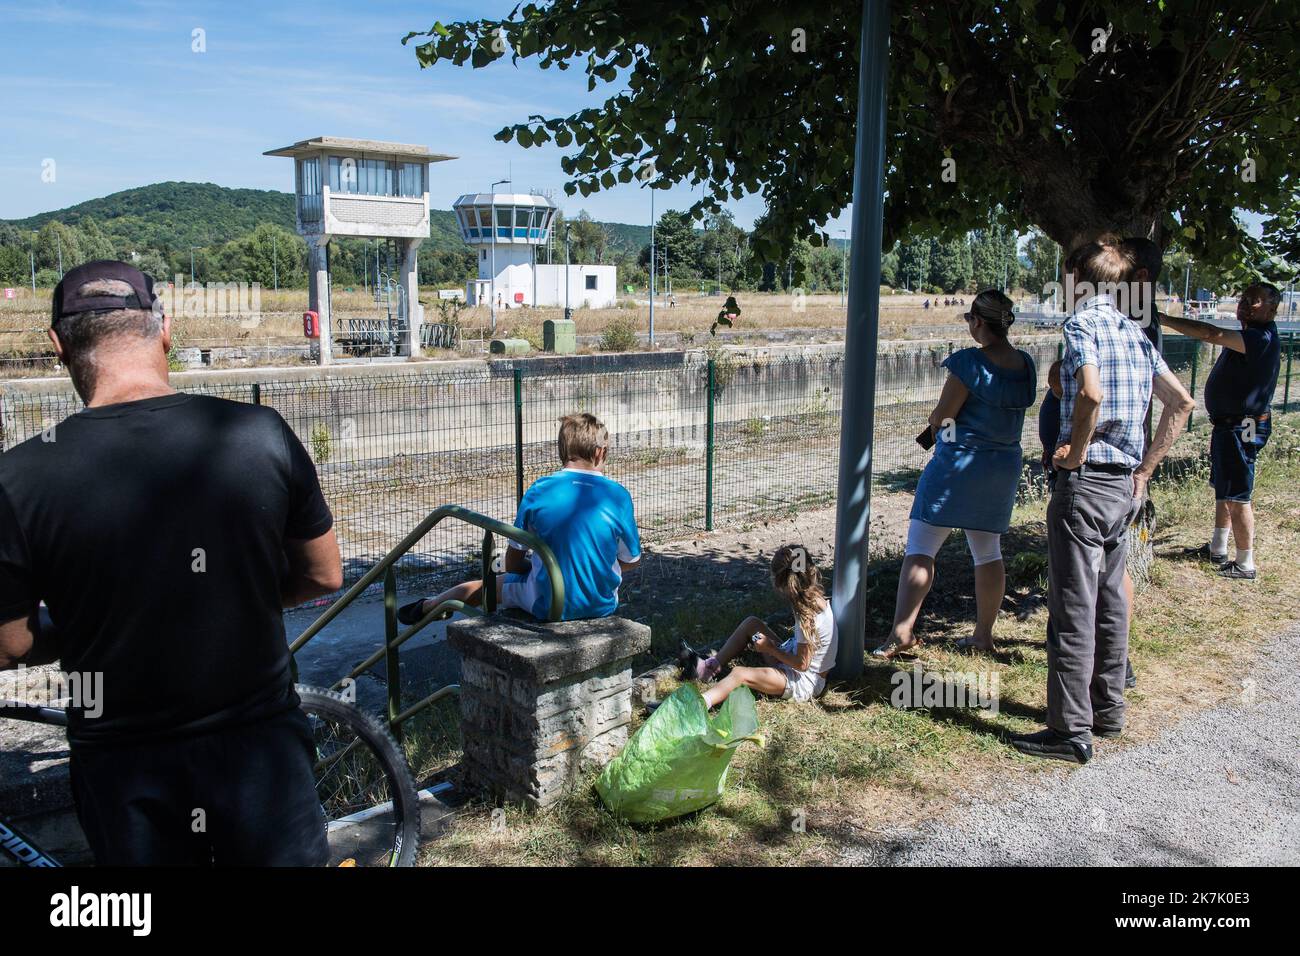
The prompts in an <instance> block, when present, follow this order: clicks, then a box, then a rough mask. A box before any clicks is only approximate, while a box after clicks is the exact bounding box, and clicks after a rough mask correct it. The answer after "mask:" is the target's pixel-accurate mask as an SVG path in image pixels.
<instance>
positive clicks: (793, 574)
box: [772, 544, 826, 650]
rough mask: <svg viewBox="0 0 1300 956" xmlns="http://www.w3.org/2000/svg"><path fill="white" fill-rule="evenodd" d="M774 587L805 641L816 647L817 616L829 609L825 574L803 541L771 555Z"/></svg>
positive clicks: (783, 546)
mask: <svg viewBox="0 0 1300 956" xmlns="http://www.w3.org/2000/svg"><path fill="white" fill-rule="evenodd" d="M772 586H773V587H774V588H776V592H777V593H778V594H780V595H781V597H783V598H785V599H786V601H788V602H789V603H790V607H791V608H792V609H793V610H794V616H795V620H797V621H798V622H799V630H801V631H802V632H803V637H804V640H805V641H807V642H808V643H809V644H811V645H812V646H813V649H814V650H816V649H817V645H818V644H819V643H820V642H819V641H818V639H817V615H818V614H820V613H821V612H822V611H824V610H825V609H826V591H825V590H824V589H823V588H822V573H821V571H820V570H818V568H817V565H816V564H814V563H813V559H812V555H811V554H809V553H808V549H807V548H805V547H804V546H803V545H801V544H786V545H782V546H781V547H779V548H777V550H776V554H774V555H772Z"/></svg>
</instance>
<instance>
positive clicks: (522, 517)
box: [397, 413, 641, 625]
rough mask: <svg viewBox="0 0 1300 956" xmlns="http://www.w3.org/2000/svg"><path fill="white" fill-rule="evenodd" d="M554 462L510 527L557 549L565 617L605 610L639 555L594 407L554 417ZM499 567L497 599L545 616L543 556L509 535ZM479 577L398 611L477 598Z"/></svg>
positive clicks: (408, 617)
mask: <svg viewBox="0 0 1300 956" xmlns="http://www.w3.org/2000/svg"><path fill="white" fill-rule="evenodd" d="M557 444H558V450H559V456H560V464H561V465H562V466H563V467H562V468H561V469H560V470H559V471H557V472H555V473H554V474H551V475H547V476H545V477H543V478H539V479H537V481H535V482H533V484H532V485H531V486H530V487H529V489H528V491H526V492H525V493H524V497H523V500H522V501H520V502H519V513H518V515H517V517H516V518H515V527H517V528H521V529H523V530H525V531H531V532H533V533H534V534H536V535H537V536H538V537H540V538H541V539H542V540H543V541H545V542H546V545H547V547H549V548H550V549H551V551H552V552H553V553H554V554H555V560H556V563H557V564H558V565H559V570H560V574H561V576H562V577H563V580H564V620H566V621H572V620H575V619H578V618H591V617H607V616H609V615H610V614H613V613H614V611H615V610H616V609H617V608H618V587H619V585H620V584H621V583H622V581H623V572H624V571H626V570H628V569H630V568H632V567H635V565H636V564H637V562H638V561H640V560H641V537H640V535H639V534H638V532H637V527H636V516H635V514H634V513H633V510H632V496H631V495H630V494H629V493H628V490H627V489H626V488H624V487H623V486H622V485H620V484H619V483H618V482H617V481H614V480H613V479H612V478H606V477H605V476H604V475H603V474H602V473H601V469H602V468H603V467H604V465H605V459H606V457H607V456H608V454H609V429H607V428H606V427H605V426H604V425H603V424H601V423H600V421H599V420H598V419H597V418H596V416H595V415H591V414H587V413H582V414H578V415H566V416H565V417H564V418H563V419H561V421H560V435H559V440H558V443H557ZM505 568H506V573H505V574H504V575H498V576H497V601H498V606H499V607H503V608H504V607H514V608H519V609H521V610H524V611H527V612H528V613H529V614H531V615H533V616H534V617H536V618H538V619H541V620H544V619H546V617H547V616H548V615H549V614H550V608H551V582H550V579H549V577H548V575H547V573H546V567H545V566H544V565H543V564H542V561H541V559H540V558H539V557H538V556H537V555H536V554H533V553H531V552H528V551H525V550H524V548H523V546H522V545H519V544H516V543H515V542H513V541H511V542H510V547H509V548H507V549H506V555H505ZM482 586H483V582H482V581H466V582H464V583H463V584H458V585H456V586H455V587H453V588H450V589H448V590H446V591H444V592H443V593H442V594H439V595H437V596H436V597H432V598H425V599H423V600H419V601H412V602H411V603H410V604H407V605H406V606H404V607H403V608H401V609H400V610H399V611H398V612H397V618H398V620H399V621H401V622H402V623H403V624H407V625H410V624H414V623H416V622H417V621H419V620H420V619H421V618H423V617H424V615H426V614H428V613H429V612H431V611H432V610H433V609H434V608H435V607H437V606H438V605H439V604H441V603H442V602H443V601H449V600H457V601H463V602H465V603H466V604H478V603H479V602H480V600H481V599H482V595H481V594H480V592H481V590H482Z"/></svg>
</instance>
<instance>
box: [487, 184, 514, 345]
mask: <svg viewBox="0 0 1300 956" xmlns="http://www.w3.org/2000/svg"><path fill="white" fill-rule="evenodd" d="M509 183H510V180H508V179H498V180H497V181H496V182H494V183H493V184H492V185H491V186H490V187H489V188H490V189H491V190H492V193H491V196H492V199H491V202H489V203H488V217H489V219H490V220H491V228H492V279H491V280H490V283H489V286H488V307H489V308H490V309H491V313H490V314H491V325H492V334H493V335H495V334H496V331H497V203H496V188H497V187H498V186H505V185H508V184H509Z"/></svg>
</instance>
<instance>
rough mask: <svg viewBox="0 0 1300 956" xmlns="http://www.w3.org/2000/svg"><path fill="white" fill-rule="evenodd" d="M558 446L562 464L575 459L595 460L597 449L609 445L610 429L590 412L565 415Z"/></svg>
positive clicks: (561, 423)
mask: <svg viewBox="0 0 1300 956" xmlns="http://www.w3.org/2000/svg"><path fill="white" fill-rule="evenodd" d="M556 446H557V448H558V450H559V453H560V464H561V465H565V464H568V463H569V462H571V461H573V460H574V459H580V460H582V461H593V462H594V461H595V460H596V449H598V448H608V447H609V429H608V428H606V427H605V426H604V425H603V424H601V421H600V419H599V418H597V417H596V416H595V415H592V414H591V413H590V412H580V413H578V414H575V415H565V416H564V417H563V418H561V419H560V437H559V440H558V441H557V442H556Z"/></svg>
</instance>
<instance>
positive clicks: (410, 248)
mask: <svg viewBox="0 0 1300 956" xmlns="http://www.w3.org/2000/svg"><path fill="white" fill-rule="evenodd" d="M423 241H424V240H423V239H406V240H404V241H403V243H402V289H403V290H404V291H405V293H406V336H405V339H404V340H403V342H402V346H401V350H400V351H401V354H402V355H407V356H410V355H419V354H420V325H421V324H422V323H423V322H424V307H423V306H421V305H420V270H419V266H418V264H417V255H416V254H417V253H418V252H419V249H420V243H422V242H423Z"/></svg>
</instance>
